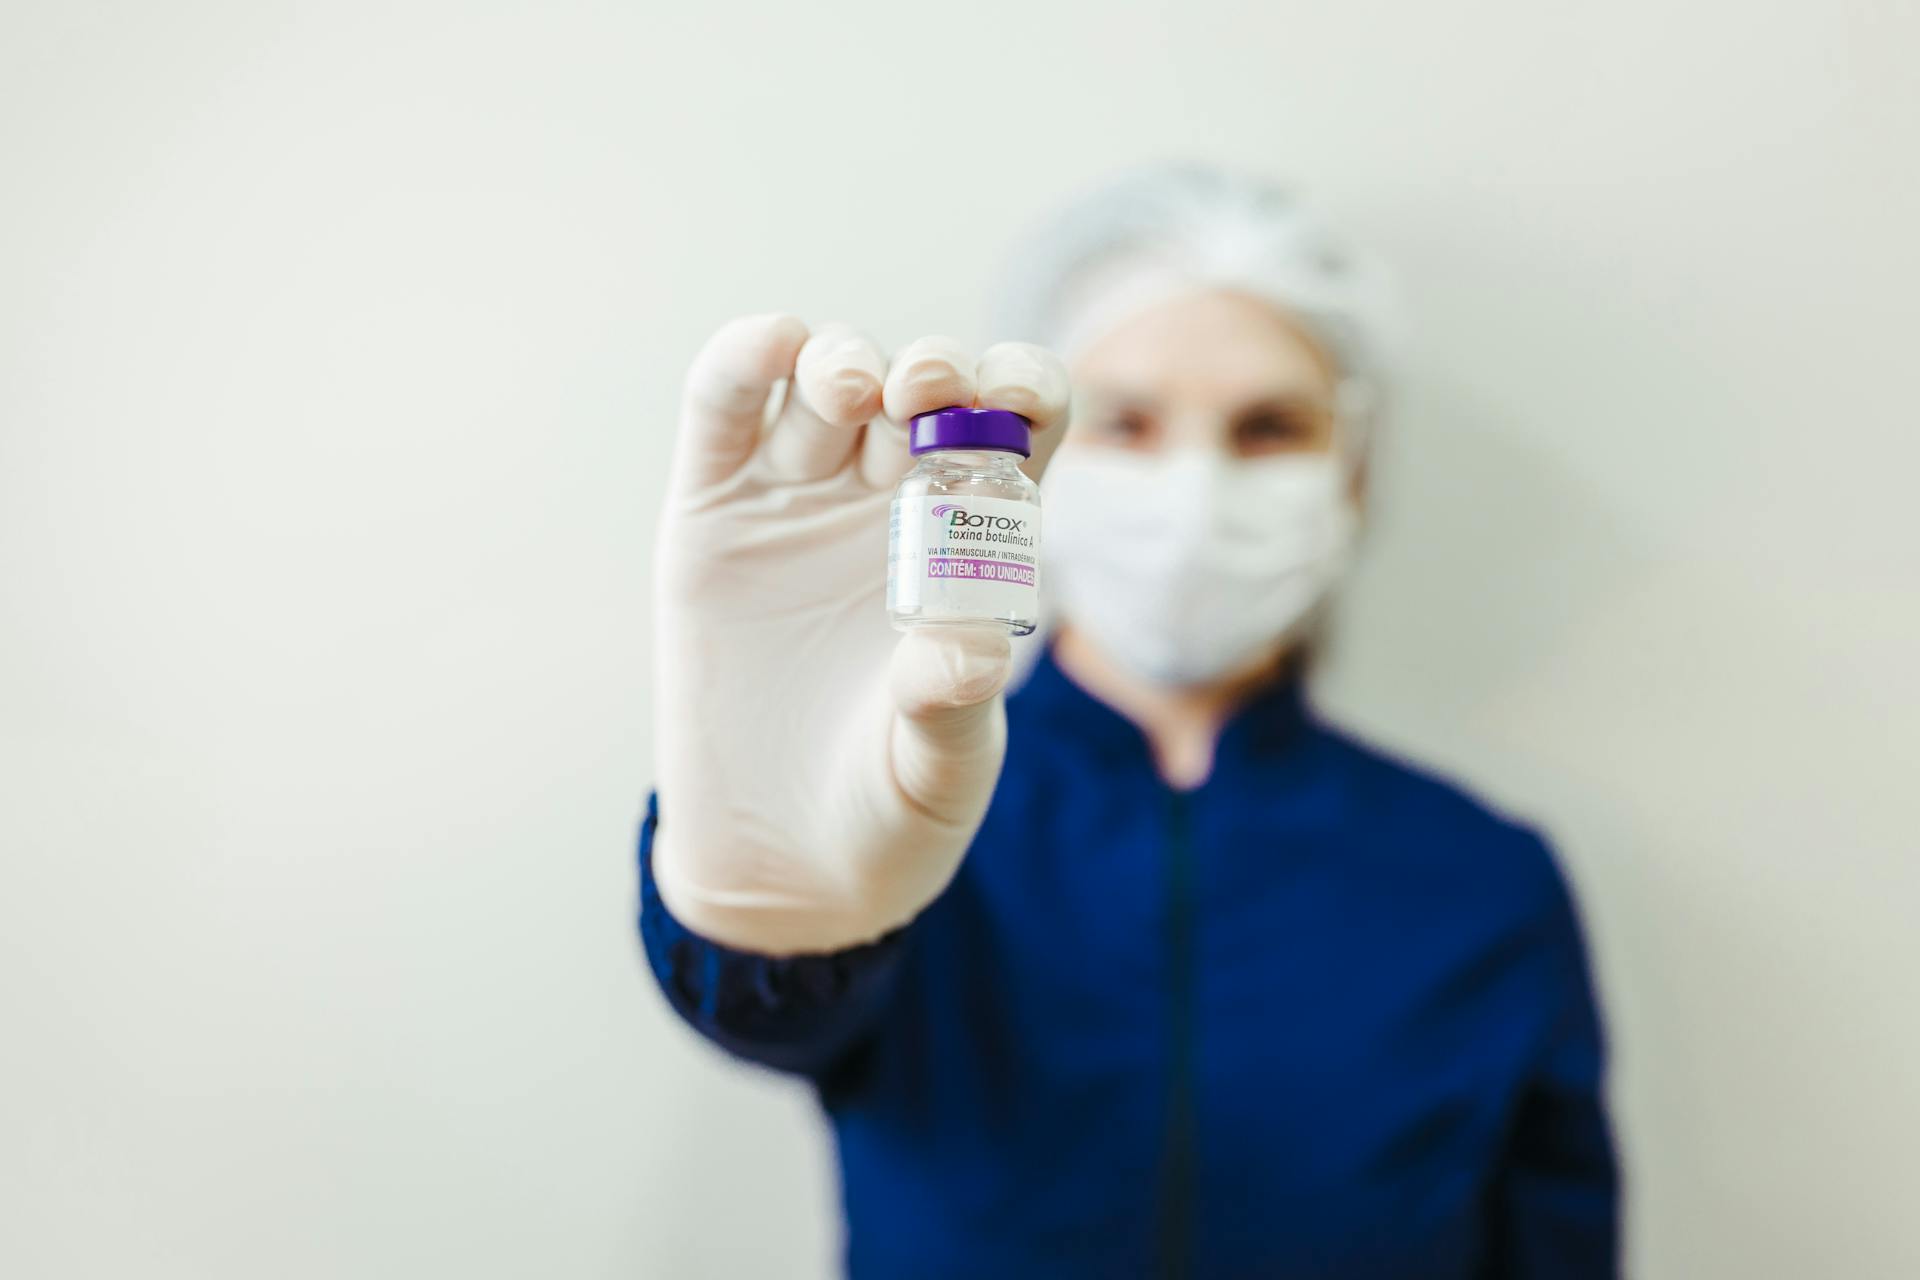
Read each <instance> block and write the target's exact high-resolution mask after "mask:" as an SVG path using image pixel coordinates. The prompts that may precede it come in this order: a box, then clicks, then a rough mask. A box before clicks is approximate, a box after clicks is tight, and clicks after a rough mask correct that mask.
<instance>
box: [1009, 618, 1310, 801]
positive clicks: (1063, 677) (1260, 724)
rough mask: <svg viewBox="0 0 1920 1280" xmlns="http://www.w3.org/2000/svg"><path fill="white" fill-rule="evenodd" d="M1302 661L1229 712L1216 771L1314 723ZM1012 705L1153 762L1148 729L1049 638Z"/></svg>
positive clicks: (1056, 727) (1104, 748)
mask: <svg viewBox="0 0 1920 1280" xmlns="http://www.w3.org/2000/svg"><path fill="white" fill-rule="evenodd" d="M1302 666H1303V664H1302V663H1301V662H1299V661H1289V662H1288V663H1287V664H1286V665H1285V666H1284V667H1283V668H1282V670H1281V673H1280V674H1279V675H1278V676H1276V677H1275V678H1274V680H1273V681H1271V682H1270V683H1268V684H1266V685H1263V686H1261V687H1260V688H1259V689H1257V690H1255V692H1254V693H1253V695H1252V696H1251V697H1250V698H1248V699H1247V701H1245V702H1243V703H1242V704H1241V705H1240V706H1239V707H1238V708H1237V709H1236V710H1235V711H1234V712H1233V713H1232V714H1231V715H1230V716H1229V717H1228V718H1227V722H1226V724H1225V725H1224V726H1223V727H1222V728H1221V731H1220V740H1219V743H1218V744H1217V745H1216V747H1215V748H1214V768H1215V771H1216V772H1217V771H1218V770H1219V768H1220V767H1221V766H1222V765H1224V764H1231V763H1238V762H1239V761H1241V760H1246V759H1261V758H1267V757H1272V756H1275V755H1278V754H1280V753H1282V752H1284V751H1285V750H1286V749H1287V748H1288V747H1290V746H1292V745H1293V744H1295V743H1296V742H1298V741H1299V739H1300V738H1301V736H1302V735H1303V733H1305V732H1306V731H1307V730H1308V729H1309V728H1310V727H1311V725H1312V716H1311V713H1310V711H1309V710H1308V708H1307V700H1306V695H1305V690H1304V687H1303V686H1304V683H1305V682H1304V680H1303V679H1302ZM1009 706H1010V708H1017V709H1018V712H1019V713H1020V714H1021V715H1022V717H1023V718H1025V717H1028V716H1031V717H1032V718H1033V719H1034V720H1035V721H1037V722H1039V723H1041V724H1044V725H1045V726H1047V731H1048V732H1057V733H1059V734H1061V735H1064V736H1065V737H1067V738H1069V739H1071V740H1072V742H1073V743H1074V744H1075V745H1076V746H1078V747H1080V748H1082V749H1084V750H1088V751H1091V752H1094V753H1097V754H1099V755H1102V756H1105V757H1109V758H1115V759H1122V758H1124V759H1129V760H1133V761H1135V762H1138V763H1142V764H1144V765H1146V766H1147V767H1149V768H1151V766H1152V760H1153V753H1152V750H1151V748H1150V747H1149V746H1148V745H1147V740H1146V735H1144V734H1143V733H1141V731H1140V729H1139V727H1138V726H1137V725H1135V724H1134V723H1133V721H1131V720H1129V719H1127V718H1126V717H1125V716H1123V715H1121V714H1120V712H1118V711H1116V710H1115V709H1114V708H1112V707H1110V706H1108V705H1107V704H1106V703H1104V702H1102V701H1101V700H1100V699H1099V698H1096V697H1095V696H1094V695H1093V694H1092V693H1090V692H1088V691H1087V689H1086V688H1085V687H1084V686H1082V685H1081V684H1080V683H1079V682H1077V681H1076V680H1074V678H1073V677H1072V676H1070V675H1068V674H1067V673H1066V671H1065V670H1064V669H1062V667H1061V666H1060V664H1059V662H1058V661H1057V660H1056V659H1055V657H1054V653H1053V645H1052V644H1051V643H1048V644H1047V645H1046V647H1045V648H1043V649H1042V650H1041V652H1040V657H1039V660H1038V661H1036V662H1035V663H1034V666H1033V670H1032V672H1031V673H1030V674H1029V675H1028V677H1027V679H1026V682H1025V683H1024V684H1022V685H1021V686H1020V687H1019V689H1018V690H1016V691H1015V692H1014V694H1013V695H1012V698H1011V699H1010V702H1009Z"/></svg>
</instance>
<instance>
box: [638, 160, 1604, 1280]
mask: <svg viewBox="0 0 1920 1280" xmlns="http://www.w3.org/2000/svg"><path fill="white" fill-rule="evenodd" d="M1036 245H1037V247H1036V250H1035V252H1034V254H1033V255H1031V256H1030V259H1029V261H1028V262H1027V263H1026V264H1025V266H1024V268H1023V270H1022V271H1021V273H1020V278H1021V280H1022V282H1023V285H1024V293H1023V296H1022V298H1021V299H1020V301H1021V306H1020V307H1019V308H1017V310H1018V311H1019V313H1020V317H1021V318H1020V323H1023V324H1024V325H1026V326H1027V327H1029V328H1030V329H1031V336H1036V337H1040V338H1043V339H1045V340H1047V341H1049V342H1051V343H1053V344H1054V345H1055V346H1057V347H1058V348H1059V349H1060V350H1061V351H1062V352H1063V353H1064V354H1065V356H1066V358H1067V359H1068V360H1069V361H1070V362H1071V365H1072V373H1073V384H1074V386H1075V387H1076V389H1077V408H1076V413H1075V421H1074V425H1073V427H1072V430H1071V432H1070V433H1068V435H1069V439H1068V440H1067V442H1066V444H1065V447H1064V448H1060V447H1059V445H1060V443H1061V442H1060V439H1059V437H1060V436H1061V434H1062V427H1063V425H1064V422H1063V420H1064V419H1065V417H1066V411H1067V403H1068V392H1067V388H1068V380H1067V376H1066V369H1065V367H1063V365H1062V363H1061V362H1060V361H1059V360H1057V359H1055V358H1054V357H1053V356H1052V355H1050V354H1049V353H1048V352H1047V350H1046V349H1044V348H1042V347H1037V346H1029V345H1025V344H1018V343H1008V344H1001V345H999V346H996V347H993V348H990V349H989V350H987V351H986V352H985V353H983V354H982V355H981V356H980V357H979V359H978V360H975V359H974V358H973V357H972V356H971V355H970V354H969V353H967V352H966V351H964V350H963V349H962V348H960V347H959V346H958V344H955V343H953V342H951V341H949V340H946V339H937V338H936V339H923V340H922V341H920V342H916V343H913V344H911V345H910V346H908V347H907V348H906V349H904V350H903V351H902V352H900V353H899V354H898V355H897V356H895V357H894V358H893V359H892V360H891V361H890V362H889V361H887V360H886V359H885V358H884V357H883V356H882V355H881V353H880V352H879V351H878V349H877V348H876V347H875V346H874V345H873V344H872V343H871V342H870V341H868V340H867V339H865V338H864V337H862V336H861V335H859V334H858V333H857V332H855V331H853V330H850V329H846V328H842V327H838V326H833V327H828V328H825V329H822V330H820V331H818V332H812V333H810V332H809V331H808V330H807V328H806V327H805V326H804V325H802V324H800V323H799V322H798V321H795V320H791V319H787V318H782V317H759V318H751V319H748V320H744V321H739V322H736V323H735V324H733V325H730V326H728V327H727V328H726V329H723V330H722V331H721V333H720V334H718V335H716V337H715V338H714V339H713V340H712V341H711V342H710V343H709V344H708V346H707V348H706V349H705V350H704V351H703V352H702V354H701V356H700V357H699V358H698V360H696V362H695V365H694V367H693V369H692V371H691V373H690V375H689V379H688V389H687V396H686V403H685V412H684V417H683V422H682V427H681V435H680V438H679V445H678V448H677V450H676V454H675V465H674V474H673V478H672V485H671V490H670V496H669V500H668V504H667V508H666V511H665V514H664V517H663V523H662V528H661V538H660V542H659V559H658V565H657V574H656V581H657V583H658V599H657V611H656V618H657V622H656V627H657V645H656V663H657V670H656V748H657V770H658V780H659V781H658V789H657V791H656V793H655V795H654V797H653V798H652V799H651V800H650V802H649V805H648V813H647V819H646V823H645V826H644V830H643V836H642V841H641V853H640V863H641V873H642V911H641V927H642V932H643V934H644V936H645V940H646V946H647V953H648V956H649V958H650V961H651V963H652V966H653V968H654V971H655V973H656V974H657V975H658V977H659V979H660V982H661V984H662V987H663V988H664V990H665V991H666V993H667V995H668V997H669V999H670V1000H671V1002H672V1003H673V1005H674V1007H675V1008H676V1009H677V1010H678V1011H679V1012H680V1013H681V1014H682V1015H683V1016H684V1017H685V1018H686V1019H687V1020H688V1021H690V1022H691V1023H692V1024H693V1025H694V1026H695V1027H697V1028H698V1029H699V1030H701V1031H702V1032H703V1033H705V1034H706V1035H707V1036H709V1037H710V1038H711V1039H713V1040H714V1041H716V1042H718V1043H719V1044H721V1045H722V1046H724V1047H726V1048H727V1049H729V1050H731V1051H732V1052H734V1053H736V1054H739V1055H742V1056H744V1057H746V1058H749V1059H752V1060H755V1061H757V1062H761V1063H764V1064H766V1065H768V1066H772V1067H775V1068H779V1069H782V1070H786V1071H792V1072H799V1073H802V1074H804V1075H806V1076H808V1077H810V1078H811V1079H812V1080H813V1081H814V1082H815V1083H816V1084H817V1086H818V1088H819V1094H820V1098H821V1101H822V1104H823V1105H824V1107H825V1108H826V1110H827V1113H828V1115H829V1118H830V1119H831V1121H832V1124H833V1128H834V1132H835V1136H836V1139H837V1143H838V1148H839V1154H840V1167H841V1172H842V1184H843V1192H844V1203H845V1208H846V1214H847V1223H848V1232H847V1252H846V1259H847V1266H848V1270H849V1272H850V1273H851V1274H853V1275H856V1276H887V1277H894V1276H911V1277H945V1276H956V1277H958V1276H964V1277H984V1276H996V1277H1022V1276H1045V1277H1050V1278H1056V1280H1057V1278H1059V1277H1072V1276H1102V1277H1105V1276H1133V1275H1148V1274H1166V1275H1194V1276H1312V1277H1339V1278H1342V1280H1344V1278H1347V1277H1397V1278H1405V1277H1419V1278H1421V1280H1441V1278H1444V1277H1479V1276H1527V1277H1547V1276H1552V1277H1585V1276H1603V1275H1611V1274H1613V1273H1614V1271H1615V1268H1616V1265H1617V1264H1616V1261H1615V1259H1616V1252H1617V1245H1616V1235H1617V1229H1616V1220H1617V1210H1616V1202H1617V1188H1616V1173H1615V1165H1614V1159H1613V1154H1612V1146H1611V1142H1610V1138H1609V1132H1608V1125H1607V1121H1606V1117H1605V1113H1604V1110H1603V1105H1602V1101H1601V1062H1602V1050H1601V1035H1600V1025H1599V1017H1598V1013H1597V1010H1596V1007H1595V1001H1594V997H1593V994H1592V990H1591V985H1590V982H1589V978H1588V968H1587V963H1586V958H1585V955H1584V950H1583V945H1582V941H1581V935H1580V930H1579V927H1578V924H1577V919H1576V914H1575V911H1574V907H1573V904H1572V902H1571V900H1570V897H1569V895H1568V892H1567V889H1566V886H1565V884H1564V882H1563V880H1562V878H1561V876H1560V874H1559V872H1558V871H1557V869H1556V867H1555V865H1554V862H1553V859H1552V857H1551V856H1550V854H1549V853H1548V851H1547V850H1546V848H1545V847H1544V846H1543V845H1542V843H1541V842H1540V840H1539V839H1538V837H1536V836H1535V835H1534V834H1532V833H1531V832H1530V831H1529V830H1527V829H1526V828H1524V827H1522V826H1519V825H1516V824H1514V823H1512V822H1510V821H1507V820H1505V819H1503V818H1500V817H1498V816H1495V815H1494V814H1492V813H1490V812H1489V811H1488V810H1486V809H1484V808H1482V807H1481V806H1480V805H1478V804H1476V803H1475V802H1474V801H1472V800H1471V799H1469V798H1468V797H1466V796H1464V795H1463V794H1461V793H1460V792H1459V791H1457V790H1455V789H1454V788H1452V787H1450V786H1448V785H1447V784H1445V783H1443V782H1441V781H1438V780H1436V779H1434V778H1432V777H1430V776H1428V775H1426V774H1424V773H1421V772H1419V771H1417V770H1415V769H1413V768H1410V767H1409V766H1407V765H1404V764H1401V763H1399V762H1396V761H1394V760H1392V759H1390V758H1388V757H1386V756H1384V755H1382V754H1381V753H1379V752H1377V751H1374V750H1372V749H1370V748H1368V747H1365V746H1363V745H1361V744H1359V743H1357V742H1355V741H1354V740H1352V739H1351V738H1348V737H1346V736H1345V735H1343V734H1341V733H1339V732H1337V731H1336V730H1333V729H1331V728H1329V727H1327V726H1326V725H1324V724H1322V723H1321V722H1320V721H1319V720H1318V719H1317V718H1316V717H1315V716H1314V715H1313V714H1312V713H1311V711H1310V710H1309V709H1308V707H1307V705H1306V703H1305V701H1304V699H1303V696H1302V692H1301V678H1302V671H1303V668H1304V666H1305V662H1306V658H1307V656H1308V651H1309V647H1310V643H1311V639H1312V635H1313V629H1314V620H1315V618H1316V616H1317V614H1318V612H1319V607H1320V606H1321V605H1322V603H1323V602H1324V600H1325V598H1326V595H1327V593H1328V591H1329V589H1330V588H1331V587H1332V586H1333V584H1334V583H1335V581H1336V580H1337V578H1338V576H1339V573H1340V571H1341V569H1342V567H1343V566H1344V564H1345V563H1346V560H1347V553H1348V549H1349V547H1350V545H1351V542H1352V537H1353V533H1354V529H1355V526H1356V524H1357V518H1358V514H1359V511H1360V508H1361V504H1362V497H1363V488H1362V485H1361V475H1362V468H1363V462H1364V456H1365V455H1364V450H1365V445H1366V437H1367V435H1368V433H1369V428H1370V426H1371V425H1372V422H1373V420H1374V419H1375V418H1377V416H1378V412H1379V408H1380V406H1381V404H1382V403H1383V402H1384V398H1383V391H1384V373H1385V370H1386V368H1387V366H1388V361H1387V358H1386V355H1385V351H1386V343H1385V341H1384V340H1383V337H1382V333H1383V328H1384V326H1383V324H1382V322H1381V318H1380V317H1381V314H1382V311H1383V309H1384V301H1385V290H1384V289H1383V287H1382V286H1381V284H1380V277H1379V272H1378V271H1377V269H1376V268H1374V267H1373V266H1372V265H1370V264H1369V262H1368V261H1367V260H1366V259H1364V258H1362V257H1360V256H1358V255H1356V254H1354V253H1353V252H1352V251H1351V250H1349V249H1347V248H1346V247H1344V246H1342V245H1340V244H1339V243H1338V242H1337V241H1336V240H1335V239H1334V238H1333V237H1332V236H1331V235H1330V234H1329V233H1328V232H1327V230H1326V229H1325V228H1324V227H1322V226H1320V225H1319V224H1318V223H1316V222H1315V221H1314V220H1313V219H1312V218H1311V217H1309V216H1308V215H1307V214H1306V213H1304V212H1303V211H1301V210H1300V209H1299V208H1298V207H1296V206H1295V205H1294V204H1292V203H1291V202H1289V201H1288V200H1287V199H1286V198H1285V197H1284V195H1283V194H1281V193H1278V192H1274V191H1272V190H1269V189H1265V188H1262V187H1258V186H1253V185H1245V184H1240V183H1236V182H1234V181H1231V180H1228V179H1225V178H1221V177H1218V176H1215V175H1210V174H1206V173H1198V172H1191V171H1175V172H1167V173H1155V174H1149V175H1145V176H1143V177H1140V178H1136V179H1132V180H1129V181H1127V182H1123V183H1121V184H1119V185H1118V186H1116V187H1115V188H1113V189H1110V190H1109V191H1106V192H1103V193H1101V194H1099V195H1097V196H1095V197H1094V198H1093V199H1091V200H1089V201H1088V202H1087V203H1085V204H1084V205H1082V206H1080V207H1079V208H1077V209H1075V210H1072V211H1070V212H1069V214H1068V215H1067V216H1066V218H1064V219H1063V220H1062V222H1061V223H1060V224H1059V226H1058V227H1056V228H1055V229H1054V230H1053V231H1052V232H1051V233H1049V234H1048V235H1046V236H1043V237H1042V238H1041V239H1040V240H1039V241H1037V242H1036ZM783 380H785V381H786V382H787V383H788V385H787V387H786V390H785V393H784V395H783V396H782V397H781V398H780V399H779V400H778V401H777V404H776V405H774V406H769V405H768V403H767V402H768V399H769V396H770V394H772V393H773V392H774V391H775V390H776V388H777V387H778V386H779V384H780V383H781V382H782V381H783ZM956 403H957V404H980V405H983V406H989V407H996V408H1006V409H1012V410H1015V411H1016V412H1020V413H1022V414H1025V415H1026V416H1028V417H1029V418H1031V419H1032V421H1033V422H1034V425H1035V447H1034V456H1033V458H1032V459H1031V461H1030V464H1029V465H1030V469H1031V470H1033V471H1034V472H1035V473H1036V474H1038V473H1040V472H1042V471H1044V472H1045V473H1046V474H1045V477H1044V479H1043V492H1044V495H1045V501H1044V504H1043V517H1042V541H1043V556H1044V572H1043V576H1042V585H1043V591H1044V592H1046V593H1047V594H1048V596H1049V597H1050V598H1051V599H1052V600H1053V602H1054V604H1055V605H1056V606H1057V610H1058V617H1057V619H1056V623H1055V625H1054V627H1053V628H1052V631H1051V636H1050V639H1049V641H1048V642H1047V644H1046V646H1045V649H1044V652H1042V653H1041V654H1040V655H1039V657H1038V661H1037V663H1036V664H1035V665H1034V667H1033V670H1032V671H1031V673H1030V675H1029V676H1028V677H1027V678H1026V680H1025V681H1024V683H1022V684H1021V685H1020V686H1019V687H1018V689H1017V690H1016V691H1014V692H1013V693H1012V694H1011V695H1008V696H1003V692H1002V691H1003V688H1004V687H1005V686H1006V685H1007V683H1008V681H1009V676H1010V672H1011V668H1012V666H1013V660H1012V656H1011V653H1010V650H1009V646H1008V642H1007V640H1006V639H1005V637H1004V636H999V635H994V634H989V633H984V632H978V631H973V630H969V629H964V628H956V629H945V630H943V629H937V628H921V629H919V630H916V631H914V632H912V633H910V634H908V635H906V636H905V637H897V636H896V635H895V634H894V633H893V632H891V631H890V630H889V629H888V627H887V623H886V619H885V616H884V609H883V604H882V600H881V594H882V592H883V590H884V573H883V572H882V567H881V560H882V557H883V554H884V553H883V551H882V548H883V546H884V543H885V538H886V521H887V507H888V501H889V495H890V493H891V490H892V487H893V484H894V482H895V481H896V480H897V479H898V477H899V475H900V474H901V473H902V471H903V470H904V469H905V466H906V461H907V459H906V453H905V446H904V442H903V440H902V437H901V432H900V429H899V427H898V426H897V425H894V424H898V423H901V422H905V421H906V420H907V419H908V418H909V417H911V416H912V415H913V414H915V413H919V412H923V411H925V410H928V409H933V408H938V407H941V406H944V405H949V404H956ZM1056 449H1057V456H1052V455H1054V454H1055V452H1056Z"/></svg>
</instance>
